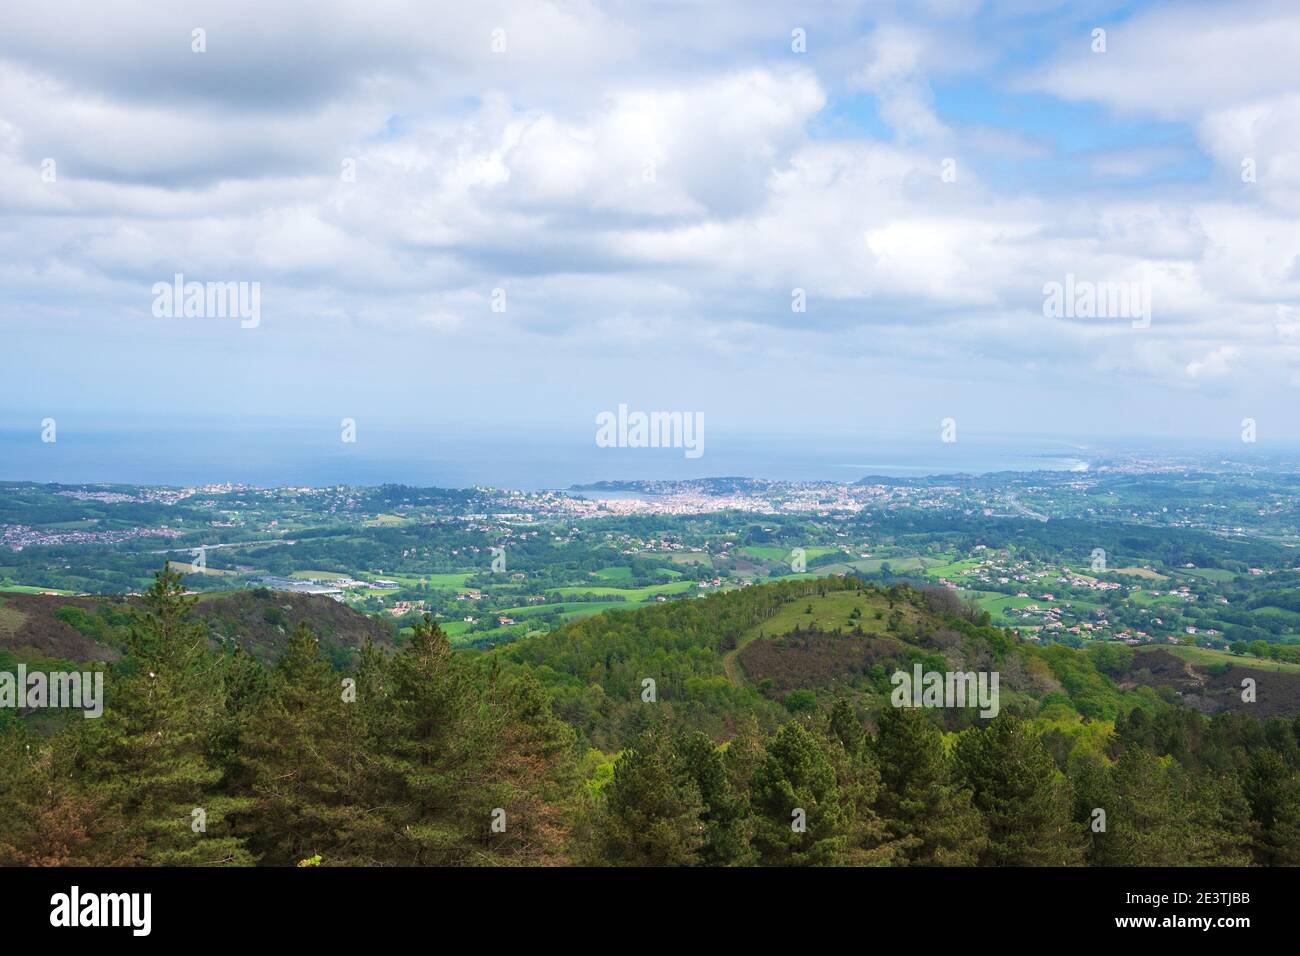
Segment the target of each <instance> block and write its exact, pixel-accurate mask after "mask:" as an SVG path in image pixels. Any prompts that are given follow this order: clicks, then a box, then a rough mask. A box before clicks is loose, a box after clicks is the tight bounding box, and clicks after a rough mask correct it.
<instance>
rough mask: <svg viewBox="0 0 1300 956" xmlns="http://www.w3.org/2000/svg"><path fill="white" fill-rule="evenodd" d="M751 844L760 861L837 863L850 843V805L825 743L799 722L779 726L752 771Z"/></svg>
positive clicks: (793, 863)
mask: <svg viewBox="0 0 1300 956" xmlns="http://www.w3.org/2000/svg"><path fill="white" fill-rule="evenodd" d="M750 800H751V804H752V806H753V811H754V846H755V848H756V849H757V850H758V852H759V854H760V855H761V857H762V860H763V862H764V863H768V864H774V865H777V866H806V865H810V864H830V863H836V862H838V861H839V860H840V858H841V856H842V855H843V854H844V853H845V851H847V850H848V849H849V848H850V843H851V834H852V829H853V813H852V806H851V805H850V804H849V802H848V801H847V800H846V799H845V797H844V795H843V793H842V792H841V791H840V785H839V780H838V779H837V776H836V773H835V763H834V761H833V760H832V758H831V754H830V750H829V747H828V746H827V743H826V742H825V741H823V740H820V739H818V737H816V736H815V735H814V734H812V733H810V732H809V731H808V730H807V729H806V728H805V727H803V726H802V725H801V724H799V723H789V724H786V725H785V726H784V727H782V728H781V729H780V730H779V731H777V733H776V736H774V737H773V738H772V739H771V740H770V741H769V742H768V745H767V756H766V757H765V759H764V760H763V761H762V763H760V764H759V765H758V767H757V769H756V770H755V771H754V781H753V792H752V793H751V796H750Z"/></svg>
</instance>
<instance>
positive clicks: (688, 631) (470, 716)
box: [0, 572, 1300, 866]
mask: <svg viewBox="0 0 1300 956" xmlns="http://www.w3.org/2000/svg"><path fill="white" fill-rule="evenodd" d="M254 597H256V596H254ZM128 610H129V615H128V616H129V621H128V622H127V624H126V626H125V627H124V632H125V634H126V641H125V643H124V644H123V646H122V648H121V656H120V657H119V658H118V659H117V660H114V661H112V662H110V663H108V664H106V665H103V670H104V681H103V696H102V703H103V710H102V713H101V714H100V715H99V717H98V719H83V718H82V717H81V716H80V715H78V714H75V713H74V712H71V711H68V712H66V713H63V714H62V719H60V715H56V714H52V713H50V712H49V711H48V710H47V709H44V708H42V707H41V705H39V704H33V703H30V702H29V703H28V709H29V710H30V709H36V710H37V711H40V714H38V715H36V717H35V719H34V715H33V714H31V713H22V712H21V709H18V710H13V709H10V710H4V711H0V807H3V808H4V812H3V813H0V865H12V864H22V865H136V864H159V865H173V866H176V865H247V864H261V865H277V866H295V865H297V866H318V865H325V866H329V865H370V866H374V865H398V866H430V865H476V864H478V865H499V864H524V865H552V864H563V863H591V864H621V865H636V864H656V865H700V864H704V865H748V864H763V865H779V866H786V865H800V864H818V863H831V864H847V865H853V864H862V865H881V864H889V865H973V864H978V865H1016V866H1029V865H1045V864H1053V865H1077V864H1083V863H1089V864H1097V865H1112V866H1113V865H1148V866H1173V865H1189V864H1231V865H1245V864H1251V863H1257V864H1264V865H1295V864H1297V863H1300V736H1298V731H1300V722H1297V721H1296V720H1294V719H1293V718H1283V717H1279V716H1275V717H1271V718H1267V719H1256V716H1255V715H1249V714H1248V715H1243V714H1236V713H1219V714H1216V715H1215V716H1214V717H1213V718H1207V717H1205V716H1203V715H1202V714H1200V713H1196V712H1195V711H1193V710H1190V709H1188V708H1186V707H1182V706H1179V705H1178V703H1177V696H1176V693H1173V692H1171V693H1169V694H1162V693H1159V692H1157V691H1156V690H1154V689H1152V688H1151V687H1148V686H1142V685H1141V684H1140V683H1136V684H1135V683H1134V682H1133V681H1132V680H1131V679H1130V678H1131V676H1132V674H1133V673H1134V666H1135V658H1136V657H1137V656H1139V655H1135V654H1134V653H1133V652H1132V651H1131V650H1130V649H1128V648H1126V647H1123V646H1122V645H1119V646H1117V645H1102V644H1099V645H1097V646H1096V647H1095V648H1094V649H1090V650H1088V651H1078V650H1072V649H1070V648H1066V647H1060V646H1054V647H1049V648H1041V649H1040V648H1038V647H1036V646H1034V645H1033V644H1032V642H1028V641H1023V642H1022V641H1020V640H1018V639H1016V638H1014V637H1012V636H1010V635H1008V634H1006V633H1005V632H1003V631H1000V630H998V629H997V628H994V627H990V626H989V624H988V621H987V619H986V618H985V617H984V616H983V614H982V613H979V612H977V611H975V610H973V609H968V608H965V607H964V606H963V605H962V604H961V603H960V602H959V601H957V600H955V599H954V597H953V595H952V594H951V593H949V592H944V591H941V590H935V591H929V592H918V591H915V590H912V589H911V588H908V587H906V586H896V587H893V588H889V589H878V588H874V587H869V586H865V585H861V584H860V583H859V582H857V581H855V580H853V579H851V578H830V579H824V580H804V581H795V582H789V581H787V582H782V583H777V584H773V585H770V586H763V587H751V588H745V589H740V590H737V591H735V592H732V593H723V594H718V595H714V596H711V597H708V598H704V599H699V600H692V601H680V602H676V603H670V604H665V605H662V606H658V607H651V608H647V609H644V610H636V611H629V612H613V613H608V614H605V615H601V616H599V617H596V618H590V619H586V620H583V621H580V622H577V623H574V624H571V625H568V626H566V627H564V628H562V629H561V630H560V631H558V632H555V633H553V634H551V635H549V636H545V637H539V638H536V639H532V640H528V641H525V642H523V643H521V644H519V645H517V646H514V647H509V648H504V649H501V650H497V651H492V652H489V653H486V654H485V653H481V652H476V651H462V652H458V651H456V650H454V649H453V648H452V645H451V642H450V639H449V638H448V636H447V635H446V634H445V633H444V632H443V631H442V630H441V628H440V627H439V626H438V625H437V624H436V623H435V622H434V621H433V620H432V619H426V620H424V621H421V622H420V623H419V624H417V625H416V626H415V628H414V633H413V634H412V635H411V637H410V639H409V640H407V641H405V642H402V643H401V644H400V646H398V647H396V648H395V649H394V650H392V651H389V650H384V649H380V648H379V647H378V646H376V645H370V646H368V647H366V648H365V649H363V651H362V652H361V653H360V655H359V657H358V658H357V659H356V660H355V661H352V662H349V663H347V664H345V665H344V666H342V667H341V668H340V667H339V666H338V665H337V664H334V663H333V662H332V661H331V660H330V658H329V655H328V654H327V650H326V648H325V646H324V642H323V641H321V640H319V639H318V638H317V637H316V636H315V635H313V633H312V632H311V630H310V629H309V628H308V627H307V626H300V627H297V628H295V630H294V631H293V632H292V634H291V635H290V636H289V637H288V639H287V640H286V641H285V642H284V645H283V647H282V648H280V649H279V653H278V656H277V658H276V660H275V662H274V664H273V665H268V664H265V663H263V662H261V661H259V660H258V659H256V658H255V657H254V656H251V655H249V654H246V653H242V652H240V651H238V650H237V649H235V648H232V647H231V646H230V645H228V644H227V645H225V646H222V644H221V642H219V641H214V640H213V639H212V632H211V627H210V624H209V623H208V622H205V621H204V620H201V619H199V615H198V614H197V609H196V608H195V606H194V599H193V598H192V597H187V596H186V595H185V594H184V588H183V586H182V584H181V583H180V579H179V576H178V575H176V574H174V573H168V572H163V573H160V574H159V575H158V579H157V581H156V583H155V585H154V587H153V588H151V589H150V591H149V592H148V593H147V594H146V595H144V596H143V597H142V598H141V599H140V600H139V601H138V602H135V603H134V604H133V605H132V606H131V607H130V608H129V609H128ZM909 663H911V664H920V665H922V666H923V667H924V668H925V669H927V670H929V669H934V670H948V669H969V670H977V671H980V672H983V673H989V672H990V671H996V672H998V673H999V674H1000V675H1001V678H1002V680H1001V687H1000V712H999V713H998V715H997V716H996V717H994V718H992V719H981V718H979V717H976V716H975V713H976V712H975V711H974V710H971V709H961V708H943V707H928V708H913V707H895V706H890V703H891V702H890V700H889V694H888V690H889V675H890V674H891V673H892V672H893V671H894V670H895V669H897V668H899V667H904V666H906V665H908V664H909ZM1112 675H1113V676H1112ZM1117 678H1118V679H1117ZM1272 680H1273V678H1271V677H1268V678H1266V677H1263V676H1261V678H1260V680H1259V688H1260V694H1261V698H1260V699H1261V700H1263V699H1267V698H1268V697H1269V695H1271V694H1272V693H1273V690H1272V687H1273V685H1272V683H1271V681H1272ZM647 682H653V683H652V684H649V683H647ZM1130 685H1131V686H1130ZM548 688H549V690H550V691H551V693H550V694H548V693H547V689H548ZM651 689H653V693H649V691H650V690H651ZM1202 696H1204V695H1203V694H1202ZM42 715H43V716H42ZM557 715H558V716H557ZM1262 716H1263V715H1260V717H1261V718H1262ZM560 717H563V718H564V719H560ZM196 811H198V812H200V813H201V814H202V820H203V824H204V825H203V827H201V828H195V827H194V826H193V824H194V822H195V820H196V816H195V814H196ZM796 824H797V825H796Z"/></svg>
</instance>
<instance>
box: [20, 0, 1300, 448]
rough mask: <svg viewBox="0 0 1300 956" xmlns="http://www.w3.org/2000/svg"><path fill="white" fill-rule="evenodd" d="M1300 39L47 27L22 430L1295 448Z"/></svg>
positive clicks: (440, 14) (26, 247)
mask: <svg viewBox="0 0 1300 956" xmlns="http://www.w3.org/2000/svg"><path fill="white" fill-rule="evenodd" d="M1044 6H1050V9H1049V10H1048V11H1047V12H1043V11H1042V8H1043V7H1044ZM1098 28H1100V29H1104V30H1105V31H1106V34H1105V41H1106V49H1105V52H1104V53H1099V52H1095V51H1094V49H1093V47H1094V45H1095V40H1094V30H1096V29H1098ZM195 29H201V30H203V31H204V36H205V39H206V52H201V53H197V52H194V51H193V50H192V44H193V43H194V40H193V36H194V33H193V31H194V30H195ZM796 30H802V31H803V32H804V35H805V36H806V52H797V51H796V50H794V49H792V46H798V43H797V42H795V41H792V32H793V31H796ZM494 39H495V42H496V44H497V46H498V47H500V46H501V44H502V42H504V50H501V51H499V52H496V51H494V49H493V45H494ZM1298 55H1300V8H1297V6H1296V5H1295V4H1294V3H1250V2H1233V3H1225V4H1187V3H1182V4H1176V5H1175V4H1170V5H1164V4H1151V5H1148V4H1129V3H1124V4H1121V3H1068V2H1066V3H1059V4H1056V5H1045V4H1041V3H1028V2H1024V3H1019V2H1012V3H1002V4H991V3H979V2H974V0H972V2H963V0H933V2H929V3H920V4H917V3H899V4H893V3H862V4H849V3H836V4H797V5H796V4H789V3H786V4H779V3H762V2H758V3H756V2H753V0H748V2H735V3H730V2H710V3H707V4H688V3H644V4H632V3H624V2H611V3H596V2H589V3H584V2H575V3H539V2H518V3H514V2H474V3H468V4H467V3H447V4H442V3H428V2H414V0H412V2H394V0H389V2H382V0H380V2H376V0H371V2H367V3H343V2H331V3H320V2H316V3H311V4H301V5H299V4H267V3H264V2H244V0H222V2H220V3H211V4H208V3H180V4H167V5H165V6H164V5H161V4H157V3H147V2H104V3H95V4H91V3H86V2H81V3H70V2H62V0H45V2H43V3H40V4H6V5H5V6H4V7H3V9H0V322H2V323H3V332H2V334H3V342H4V347H3V350H2V354H0V376H2V377H3V384H0V400H2V401H3V407H2V411H3V414H2V415H0V424H3V425H6V426H11V427H26V426H29V425H30V426H32V427H33V428H35V427H36V425H35V423H36V422H38V421H39V420H40V419H41V418H42V417H44V416H52V417H56V418H59V420H60V422H61V423H63V422H65V421H68V420H73V421H75V420H78V419H82V420H87V421H89V420H91V419H93V420H95V421H97V422H100V423H103V422H109V423H113V422H116V423H122V424H129V425H132V426H136V427H139V426H144V427H147V426H148V425H149V423H151V422H155V421H156V422H159V423H166V424H168V425H171V426H175V425H177V424H178V423H184V422H187V421H193V420H197V419H198V417H200V416H202V417H203V418H204V419H205V420H208V419H215V420H218V421H232V422H233V421H240V420H256V421H266V422H275V421H284V422H298V423H301V422H309V421H313V420H316V419H319V420H322V421H327V422H328V423H329V424H330V427H331V428H337V423H338V421H339V419H340V418H341V417H342V416H352V417H355V418H356V419H357V420H358V421H361V422H366V423H368V424H370V425H373V426H374V427H380V428H401V427H415V426H421V427H429V428H436V427H438V426H439V425H440V424H445V423H459V424H466V423H468V424H481V425H483V426H484V427H486V428H489V429H490V428H495V427H506V426H509V427H512V428H517V427H521V426H524V427H527V426H536V427H538V428H544V427H550V426H553V425H557V424H560V425H565V426H566V427H567V426H568V425H571V424H572V423H574V422H579V423H582V427H586V423H589V422H591V421H592V419H593V416H594V415H595V414H596V412H598V411H600V410H603V409H611V408H614V407H616V406H617V404H618V403H620V402H626V403H629V404H631V405H632V406H633V407H642V408H657V409H683V410H699V411H703V412H704V413H705V415H706V416H707V417H708V419H709V421H710V424H711V426H714V427H718V428H736V429H743V430H749V431H753V432H762V431H763V430H764V429H773V430H778V431H782V432H792V431H799V430H803V429H806V430H808V431H810V432H820V431H834V430H836V429H854V430H858V431H865V432H870V431H873V430H880V431H888V432H891V433H895V434H915V435H927V436H928V435H931V434H933V435H937V434H938V428H939V421H940V419H941V418H943V417H946V416H953V417H956V418H957V419H958V421H959V423H961V425H962V427H963V428H964V429H967V430H968V431H975V432H1000V433H1010V434H1036V435H1060V436H1061V437H1063V438H1069V437H1078V436H1096V437H1105V436H1111V435H1134V434H1137V435H1141V434H1148V435H1153V436H1160V435H1181V436H1198V437H1203V438H1211V439H1222V440H1225V441H1231V440H1235V438H1236V436H1237V435H1238V433H1239V431H1240V425H1241V420H1242V419H1243V418H1245V417H1252V418H1254V419H1256V420H1257V421H1258V423H1259V439H1260V442H1261V444H1262V443H1265V442H1267V441H1270V440H1274V439H1281V438H1288V439H1294V438H1297V437H1300V421H1297V416H1296V415H1295V413H1294V410H1295V408H1296V400H1297V397H1300V258H1298V257H1300V79H1297V75H1296V63H1297V61H1298V60H1300V56H1298ZM50 160H52V161H53V163H52V164H51V163H49V161H50ZM1244 164H1245V165H1244ZM1247 167H1249V168H1250V169H1251V170H1252V171H1253V175H1244V170H1245V169H1246V168H1247ZM351 169H355V177H354V178H355V181H351V180H352V178H353V177H351V176H349V175H347V172H348V171H349V170H351ZM50 170H53V171H54V174H53V175H52V176H51V175H50V172H49V171H50ZM945 171H947V173H948V175H947V176H945ZM176 273H183V274H184V276H185V277H186V278H187V279H191V280H197V281H248V282H252V281H256V282H259V283H260V284H261V296H262V300H261V323H260V325H259V326H258V327H257V328H249V329H244V328H240V326H239V323H238V322H236V321H223V320H204V319H183V318H162V319H160V318H156V317H155V316H154V315H153V314H152V312H151V304H152V302H153V295H152V293H151V287H152V286H153V285H154V283H156V282H160V281H163V282H170V281H171V279H172V277H173V275H174V274H176ZM1071 274H1072V275H1073V276H1075V277H1077V278H1078V279H1081V280H1085V281H1091V282H1105V281H1139V282H1147V283H1149V286H1150V289H1151V311H1152V318H1151V321H1150V324H1149V327H1145V328H1140V327H1134V323H1131V322H1128V321H1124V320H1115V319H1087V318H1048V317H1045V316H1044V311H1043V301H1044V296H1043V287H1044V284H1045V283H1048V282H1053V281H1058V282H1063V281H1064V280H1065V278H1066V276H1067V275H1071ZM494 289H501V290H504V292H505V302H506V308H505V311H493V308H492V305H493V290H494ZM796 289H801V290H804V293H805V295H806V300H807V308H806V311H803V312H798V311H793V310H792V295H793V294H794V293H793V290H796Z"/></svg>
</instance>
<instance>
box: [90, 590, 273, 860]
mask: <svg viewBox="0 0 1300 956" xmlns="http://www.w3.org/2000/svg"><path fill="white" fill-rule="evenodd" d="M180 578H181V576H180V575H179V574H177V573H175V572H173V571H171V570H170V568H169V567H168V568H164V569H163V570H162V571H160V572H158V573H157V574H155V576H154V584H153V586H152V587H151V588H150V589H149V591H148V592H147V593H146V594H145V595H144V596H143V598H142V599H141V601H140V602H139V604H138V605H137V606H136V607H134V608H133V609H132V623H131V629H130V637H129V640H128V648H127V654H126V656H125V657H124V658H123V660H121V661H120V662H118V664H117V665H116V666H115V667H114V669H113V671H112V672H111V674H110V679H109V680H108V681H107V682H106V687H105V698H106V701H105V707H104V714H103V716H102V717H101V718H100V719H98V720H94V721H89V722H88V723H90V724H91V725H92V727H91V728H90V732H89V733H88V738H89V739H88V746H87V752H86V754H85V758H84V763H83V764H82V767H83V769H84V771H85V774H86V777H87V779H88V780H90V781H92V782H93V783H94V786H95V788H96V793H95V795H96V798H98V797H101V796H102V797H104V798H105V799H106V801H107V803H108V805H109V806H111V807H112V808H113V810H114V812H115V813H117V814H118V815H120V817H121V819H122V821H123V823H122V826H121V827H120V828H119V830H118V831H117V832H116V833H115V835H114V843H115V845H114V846H113V847H110V848H107V850H106V852H109V853H111V854H118V853H121V852H125V848H127V847H133V848H134V849H133V850H132V852H134V853H135V854H136V857H135V859H134V862H137V863H148V864H163V865H171V866H194V865H229V864H247V863H250V862H252V858H251V857H250V856H249V854H248V852H247V850H246V849H245V847H244V843H243V840H242V839H240V838H238V837H235V836H234V835H233V834H232V826H231V821H230V820H229V819H228V816H229V815H230V814H231V813H233V812H237V811H238V810H240V809H243V808H245V807H246V806H247V803H248V802H247V801H246V800H241V799H239V798H236V797H232V796H229V795H227V794H226V793H224V792H223V790H222V788H221V786H220V785H221V783H222V777H223V774H222V769H221V767H220V766H219V765H218V763H217V759H216V756H215V752H216V740H217V736H218V734H219V731H220V729H221V727H222V723H223V715H224V700H223V687H224V681H223V674H222V660H221V658H220V657H218V656H217V655H216V654H214V653H213V652H212V651H211V650H210V649H209V647H208V641H207V634H206V631H205V629H204V627H203V625H202V624H199V623H195V622H193V621H191V620H189V618H188V614H189V610H190V607H191V606H192V604H193V603H194V602H193V599H190V598H187V597H186V596H185V593H184V588H183V587H182V585H181V583H180Z"/></svg>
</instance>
